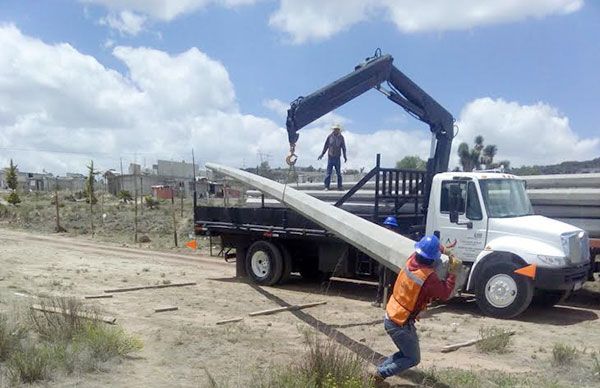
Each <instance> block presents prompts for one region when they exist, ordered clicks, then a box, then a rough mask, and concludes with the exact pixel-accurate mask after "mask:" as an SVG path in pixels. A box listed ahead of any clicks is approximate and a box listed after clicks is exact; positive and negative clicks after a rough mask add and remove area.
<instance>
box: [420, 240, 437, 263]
mask: <svg viewBox="0 0 600 388" xmlns="http://www.w3.org/2000/svg"><path fill="white" fill-rule="evenodd" d="M415 251H416V252H417V253H418V254H419V255H420V256H421V257H423V258H424V259H425V260H430V261H435V260H439V258H440V255H441V253H440V240H439V239H438V238H437V237H436V236H435V235H432V236H425V237H423V238H422V239H421V240H420V241H419V242H418V243H416V244H415Z"/></svg>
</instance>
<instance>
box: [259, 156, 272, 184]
mask: <svg viewBox="0 0 600 388" xmlns="http://www.w3.org/2000/svg"><path fill="white" fill-rule="evenodd" d="M257 170H258V175H260V176H264V177H265V178H269V179H273V170H272V169H271V166H269V162H268V161H266V160H265V161H264V162H261V163H260V166H258V169H257Z"/></svg>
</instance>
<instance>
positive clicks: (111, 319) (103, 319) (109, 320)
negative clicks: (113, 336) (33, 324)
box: [31, 304, 117, 325]
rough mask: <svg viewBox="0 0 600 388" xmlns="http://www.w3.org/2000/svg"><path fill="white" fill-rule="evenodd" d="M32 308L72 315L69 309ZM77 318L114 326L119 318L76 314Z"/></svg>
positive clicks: (37, 305) (38, 306) (35, 305)
mask: <svg viewBox="0 0 600 388" xmlns="http://www.w3.org/2000/svg"><path fill="white" fill-rule="evenodd" d="M31 308H32V309H33V310H37V311H42V312H47V313H54V314H63V315H71V312H70V311H69V310H68V309H61V308H58V307H54V306H42V305H39V304H34V305H32V306H31ZM75 316H77V317H79V318H84V319H89V320H92V321H100V322H104V323H108V324H111V325H114V324H115V323H116V322H117V318H115V317H110V316H100V315H96V314H91V313H75Z"/></svg>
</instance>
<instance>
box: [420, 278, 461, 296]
mask: <svg viewBox="0 0 600 388" xmlns="http://www.w3.org/2000/svg"><path fill="white" fill-rule="evenodd" d="M455 283H456V276H455V275H454V274H449V275H448V277H447V278H446V281H442V280H440V278H438V276H437V274H436V273H435V272H434V273H432V274H431V275H429V277H428V278H427V280H425V283H424V284H423V288H422V292H424V293H425V295H426V297H427V298H428V299H429V298H431V299H440V300H448V298H450V295H452V291H453V290H454V284H455Z"/></svg>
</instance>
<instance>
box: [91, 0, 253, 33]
mask: <svg viewBox="0 0 600 388" xmlns="http://www.w3.org/2000/svg"><path fill="white" fill-rule="evenodd" d="M80 1H81V2H83V3H87V4H97V5H101V6H104V7H106V8H108V9H109V13H108V15H107V16H105V17H103V18H101V19H100V23H101V24H104V25H107V26H109V27H110V28H112V29H115V30H118V31H119V32H120V33H121V34H129V35H137V34H138V33H139V32H140V31H142V30H143V29H144V28H145V24H147V22H148V18H150V19H152V20H159V21H163V22H169V21H172V20H173V19H175V18H177V17H178V16H181V15H185V14H189V13H192V12H195V11H198V10H199V9H202V8H205V7H207V6H209V5H217V6H222V7H226V8H235V7H238V6H242V5H248V4H253V3H255V2H256V1H257V0H80Z"/></svg>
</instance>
